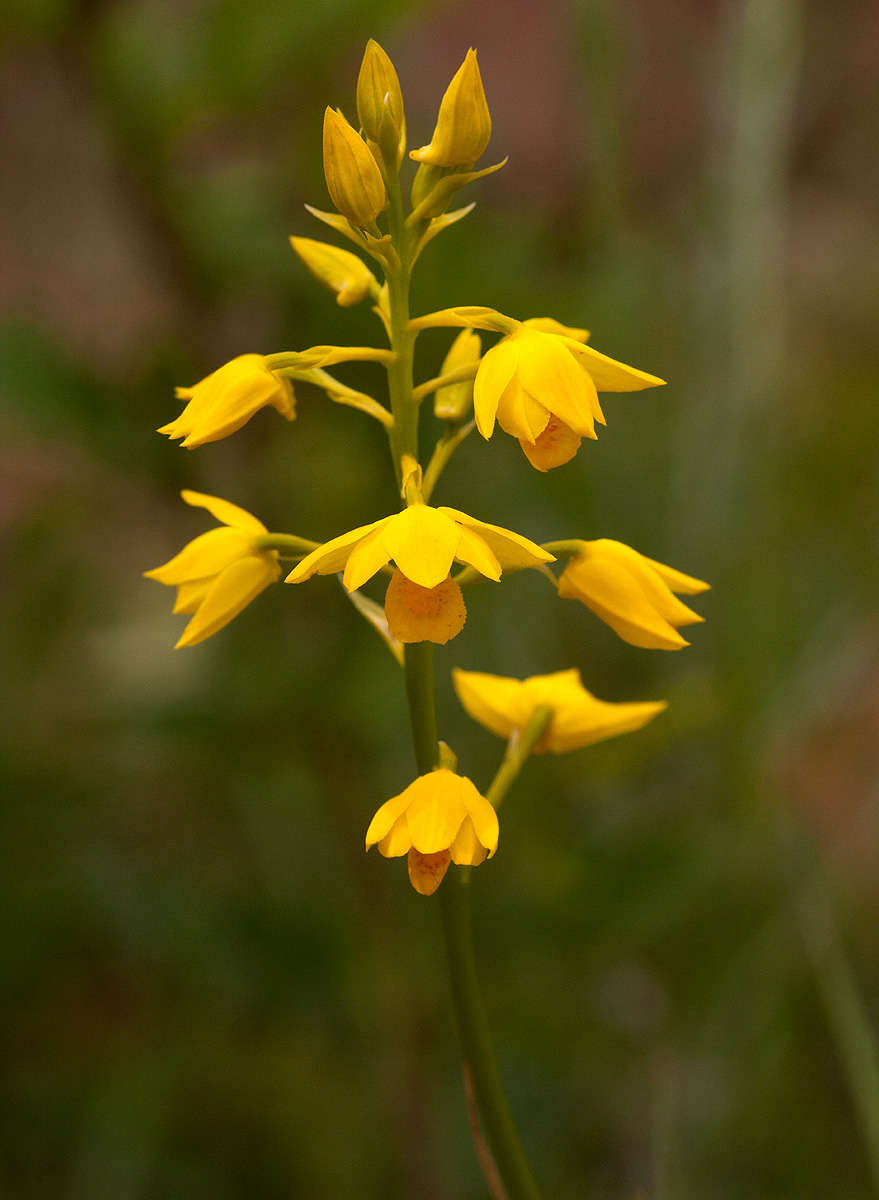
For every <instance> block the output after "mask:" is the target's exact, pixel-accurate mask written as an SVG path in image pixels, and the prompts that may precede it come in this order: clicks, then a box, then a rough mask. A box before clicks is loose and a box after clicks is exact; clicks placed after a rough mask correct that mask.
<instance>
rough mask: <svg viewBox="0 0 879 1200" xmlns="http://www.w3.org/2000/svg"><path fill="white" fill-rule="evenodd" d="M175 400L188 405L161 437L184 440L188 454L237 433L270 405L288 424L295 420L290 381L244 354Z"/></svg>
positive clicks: (180, 391)
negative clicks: (196, 448)
mask: <svg viewBox="0 0 879 1200" xmlns="http://www.w3.org/2000/svg"><path fill="white" fill-rule="evenodd" d="M176 395H177V399H178V400H188V401H189V403H188V404H187V405H186V407H185V408H184V410H183V412H182V413H181V414H180V416H179V417H177V419H176V420H174V421H170V422H169V423H168V424H167V425H162V427H161V428H160V429H159V430H158V431H157V432H158V433H165V434H167V435H168V437H169V438H182V439H183V443H182V444H183V445H184V446H185V447H186V449H187V450H192V449H194V448H195V447H196V446H203V445H204V444H205V443H206V442H217V441H219V440H220V439H221V438H224V437H228V436H229V434H230V433H235V431H236V430H237V429H240V428H241V427H242V425H246V424H247V422H248V421H249V420H250V418H251V417H252V416H253V415H254V413H256V412H259V410H260V409H261V408H265V406H266V405H267V404H271V405H272V406H273V407H274V408H276V409H277V410H278V412H279V413H280V414H281V416H282V417H286V418H287V420H288V421H292V420H293V419H294V418H295V416H296V397H295V396H294V394H293V387H292V385H291V383H290V380H289V379H285V378H284V376H283V375H276V374H275V372H274V371H270V370H269V368H268V367H267V366H266V360H265V359H264V358H263V356H262V355H261V354H240V355H239V356H238V357H237V358H233V359H232V361H231V362H227V363H226V364H225V365H224V366H222V367H219V368H218V369H217V370H216V371H214V372H213V373H212V374H211V375H207V376H206V377H205V378H204V379H202V380H200V381H199V382H198V383H196V384H195V385H194V386H193V387H179V388H177V389H176Z"/></svg>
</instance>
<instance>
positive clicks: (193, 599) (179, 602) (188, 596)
mask: <svg viewBox="0 0 879 1200" xmlns="http://www.w3.org/2000/svg"><path fill="white" fill-rule="evenodd" d="M213 582H214V576H213V575H211V576H209V577H208V578H207V579H193V580H192V582H191V583H180V584H178V585H177V598H176V599H175V601H174V608H173V609H172V612H174V613H194V612H195V610H196V609H197V608H198V606H199V605H200V604H201V602H202V601H203V600H204V598H205V596H206V595H207V594H208V592H209V591H210V590H211V585H212V584H213Z"/></svg>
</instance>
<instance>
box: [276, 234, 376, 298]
mask: <svg viewBox="0 0 879 1200" xmlns="http://www.w3.org/2000/svg"><path fill="white" fill-rule="evenodd" d="M290 245H291V246H292V247H293V249H294V250H295V251H296V253H297V254H298V255H299V257H300V258H301V259H302V261H303V262H304V263H305V265H306V267H307V268H308V270H309V271H310V272H311V274H312V275H313V276H314V277H315V279H316V280H317V281H318V283H322V284H323V285H324V287H325V288H328V289H329V290H330V291H331V292H332V293H333V294H334V295H335V297H336V303H337V304H338V305H340V307H342V308H350V306H351V305H352V304H359V303H360V301H361V300H365V299H366V297H367V296H370V295H372V296H374V297H375V298H376V299H377V298H378V292H379V287H378V283H377V281H376V278H375V276H374V275H373V273H372V271H370V269H369V267H368V266H367V265H366V263H365V262H364V261H363V260H362V259H361V258H358V257H357V255H356V254H352V253H351V252H350V250H340V249H339V247H338V246H331V245H330V244H329V243H328V242H318V241H315V240H314V239H313V238H304V237H291V238H290Z"/></svg>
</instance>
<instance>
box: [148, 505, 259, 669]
mask: <svg viewBox="0 0 879 1200" xmlns="http://www.w3.org/2000/svg"><path fill="white" fill-rule="evenodd" d="M180 494H181V496H182V497H183V499H184V500H185V501H186V503H187V504H192V505H194V506H196V507H198V508H206V509H207V510H208V512H209V513H210V514H211V515H212V516H214V517H216V518H217V520H218V521H222V526H221V527H220V528H219V529H211V530H210V531H209V532H208V533H203V534H201V535H200V536H199V537H197V538H195V539H194V540H193V541H191V542H189V543H188V544H187V545H186V546H184V547H183V549H182V550H181V551H180V553H179V554H177V555H175V557H174V558H172V559H171V560H170V562H166V563H165V565H164V566H161V567H156V568H155V569H154V570H152V571H144V576H145V578H146V579H155V580H157V581H158V582H159V583H164V584H167V585H168V586H170V587H176V588H177V600H176V603H175V605H174V612H175V613H193V614H194V615H193V617H192V620H191V621H190V622H189V624H188V625H187V626H186V628H185V629H184V631H183V634H182V636H181V638H180V640H179V641H178V642H177V645H176V646H175V647H174V649H175V650H176V649H179V648H180V647H181V646H195V645H196V644H197V643H198V642H203V641H204V640H205V638H209V637H211V635H212V634H215V633H216V632H217V631H218V630H220V629H222V628H223V626H224V625H228V624H229V622H230V621H231V620H233V619H234V618H235V617H237V616H238V614H239V613H240V612H241V611H242V609H244V608H246V607H247V605H248V604H250V602H251V600H255V599H256V597H257V596H258V595H259V594H260V592H261V591H263V590H264V589H265V588H267V587H268V586H269V584H270V583H275V582H276V581H277V580H278V579H279V578H280V575H281V568H280V566H279V565H278V555H277V552H276V551H274V550H260V549H259V539H260V538H261V537H264V536H265V535H266V534H267V533H268V530H267V529H266V527H265V525H263V523H262V521H258V520H257V519H256V517H253V516H251V515H250V513H249V512H246V511H245V510H244V509H243V508H239V507H238V506H237V504H230V503H229V502H228V501H227V500H220V499H219V498H218V497H217V496H205V495H203V494H202V493H201V492H191V491H183V492H181V493H180Z"/></svg>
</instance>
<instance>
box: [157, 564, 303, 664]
mask: <svg viewBox="0 0 879 1200" xmlns="http://www.w3.org/2000/svg"><path fill="white" fill-rule="evenodd" d="M279 574H280V570H279V568H278V565H277V563H276V562H274V561H273V560H271V559H270V558H268V556H267V555H264V554H259V555H250V556H249V557H247V558H242V559H239V560H238V562H234V563H232V565H231V566H228V567H226V569H225V570H224V571H221V572H220V574H219V575H218V576H217V578H216V579H215V580H214V582H213V584H212V586H211V589H210V591H209V592H208V593H207V595H206V596H205V598H204V600H203V601H202V603H201V604H200V605H199V608H198V610H197V612H196V614H195V616H194V617H193V618H192V620H191V621H190V622H189V624H188V625H187V626H186V628H185V629H184V631H183V636H182V637H181V638H180V640H179V641H178V643H177V646H176V647H175V649H177V648H179V647H181V646H194V645H196V644H197V643H198V642H203V641H204V639H205V638H208V637H210V636H211V635H212V634H214V633H216V632H217V631H218V630H219V629H222V628H223V626H224V625H228V624H229V622H230V621H231V620H233V619H234V618H235V617H237V616H238V614H239V613H240V612H241V610H242V609H244V608H246V607H247V605H248V604H250V602H251V600H254V599H256V597H257V596H258V595H259V594H260V592H261V591H263V590H264V589H265V588H267V587H268V586H269V584H271V583H274V582H275V580H276V579H277V578H278V576H279Z"/></svg>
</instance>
